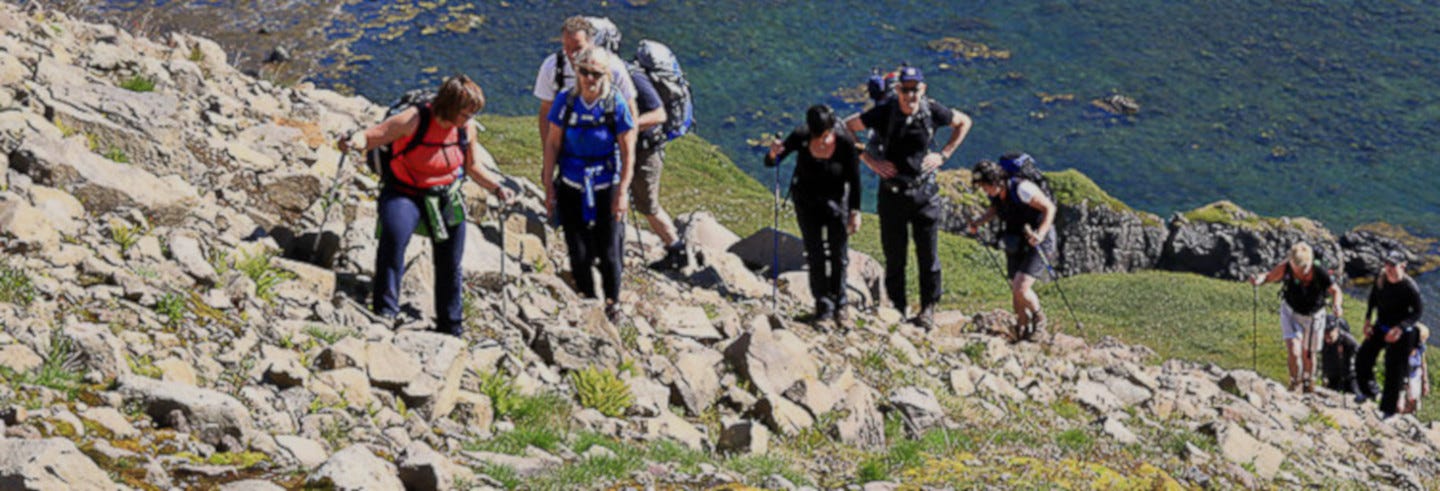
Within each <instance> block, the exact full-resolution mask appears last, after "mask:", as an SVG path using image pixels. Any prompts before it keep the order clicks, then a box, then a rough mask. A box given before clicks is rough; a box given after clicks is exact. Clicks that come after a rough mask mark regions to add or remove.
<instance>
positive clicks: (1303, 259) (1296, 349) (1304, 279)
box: [1250, 242, 1344, 394]
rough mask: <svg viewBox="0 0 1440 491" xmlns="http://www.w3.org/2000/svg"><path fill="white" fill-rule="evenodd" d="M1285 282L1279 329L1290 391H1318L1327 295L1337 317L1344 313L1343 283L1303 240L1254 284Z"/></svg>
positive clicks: (1281, 291)
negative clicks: (1316, 376)
mask: <svg viewBox="0 0 1440 491" xmlns="http://www.w3.org/2000/svg"><path fill="white" fill-rule="evenodd" d="M1276 281H1279V282H1283V287H1282V288H1281V290H1280V298H1281V299H1283V301H1282V302H1280V332H1281V336H1282V337H1283V338H1284V339H1285V359H1286V361H1287V364H1288V365H1289V367H1290V390H1292V391H1293V390H1296V389H1300V390H1304V391H1305V393H1307V394H1308V393H1310V392H1313V391H1314V390H1315V386H1314V374H1315V352H1316V351H1319V350H1320V345H1321V342H1322V341H1323V339H1324V335H1325V312H1324V310H1325V296H1326V295H1327V294H1328V295H1329V296H1330V299H1331V302H1330V305H1331V309H1332V310H1333V311H1334V313H1335V316H1336V317H1340V316H1341V315H1343V314H1344V311H1343V310H1342V309H1343V306H1342V303H1343V302H1342V299H1341V296H1340V286H1339V285H1337V284H1335V280H1334V278H1331V277H1330V273H1329V272H1327V271H1325V269H1324V268H1321V267H1319V266H1318V265H1317V263H1316V261H1315V251H1314V250H1313V249H1311V248H1310V245H1309V244H1306V243H1304V242H1300V243H1297V244H1295V245H1294V246H1292V247H1291V248H1290V253H1289V255H1288V257H1287V258H1286V260H1285V261H1284V262H1282V263H1280V264H1279V265H1276V266H1275V267H1274V268H1272V269H1271V270H1270V272H1269V273H1265V274H1258V275H1255V277H1254V278H1252V279H1251V280H1250V284H1252V285H1256V286H1259V285H1263V284H1266V283H1272V282H1276Z"/></svg>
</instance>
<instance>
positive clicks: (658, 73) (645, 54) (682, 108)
mask: <svg viewBox="0 0 1440 491" xmlns="http://www.w3.org/2000/svg"><path fill="white" fill-rule="evenodd" d="M639 73H643V74H644V76H645V77H646V78H648V79H650V83H651V85H654V86H655V91H656V92H658V93H660V103H661V106H663V107H664V108H665V123H663V124H661V125H660V126H659V130H660V131H654V132H648V133H649V135H651V136H648V138H650V139H651V140H652V141H651V142H649V143H651V144H652V146H653V145H656V144H659V143H662V142H667V141H670V140H674V139H676V138H679V137H682V136H685V135H686V134H689V133H690V131H691V130H693V129H694V128H695V99H694V98H693V97H692V96H691V94H690V81H688V80H686V79H685V72H684V71H682V70H681V69H680V60H679V59H677V58H676V57H675V53H674V52H672V51H670V48H669V47H668V46H665V45H664V44H661V43H660V42H658V41H651V40H649V39H642V40H640V47H639V48H637V49H636V50H635V59H634V60H633V61H631V63H630V74H631V76H632V77H633V76H635V75H637V74H639Z"/></svg>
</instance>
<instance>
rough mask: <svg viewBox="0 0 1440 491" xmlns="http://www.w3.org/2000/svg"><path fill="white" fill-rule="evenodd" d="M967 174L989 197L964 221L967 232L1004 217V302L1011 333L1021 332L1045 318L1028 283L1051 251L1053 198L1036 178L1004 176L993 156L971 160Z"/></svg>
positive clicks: (1017, 335)
mask: <svg viewBox="0 0 1440 491" xmlns="http://www.w3.org/2000/svg"><path fill="white" fill-rule="evenodd" d="M971 175H972V176H973V177H972V180H973V181H974V182H973V184H974V185H975V186H978V187H980V189H981V190H983V191H984V192H985V195H986V196H989V197H990V207H989V208H988V209H986V210H985V214H984V215H981V216H980V218H977V219H976V220H975V221H973V222H971V223H970V230H969V231H970V235H975V233H976V232H977V231H978V229H979V227H980V226H981V225H984V224H985V223H986V222H989V221H990V220H992V219H994V218H996V217H999V218H1000V220H1001V222H1002V223H1004V225H1005V227H1004V229H1003V230H1002V231H1001V235H1000V237H1001V245H1002V247H1003V248H1004V249H1005V273H1006V275H1008V277H1009V278H1010V306H1011V307H1012V308H1014V309H1015V319H1016V325H1015V333H1014V338H1015V339H1017V340H1018V339H1022V338H1027V337H1029V336H1031V335H1033V334H1034V333H1035V331H1037V330H1039V329H1040V328H1042V327H1044V324H1045V313H1044V311H1043V310H1041V309H1040V296H1039V295H1036V294H1035V290H1034V289H1033V287H1034V286H1035V280H1036V279H1037V278H1040V275H1041V274H1043V273H1044V272H1045V262H1046V260H1047V259H1052V258H1054V256H1055V251H1056V249H1055V226H1054V225H1055V211H1056V207H1055V202H1054V201H1051V200H1050V198H1049V197H1048V196H1046V195H1045V193H1044V192H1043V191H1042V190H1041V189H1040V186H1039V185H1037V184H1036V183H1034V182H1031V181H1030V180H1028V179H1023V178H1020V177H1014V176H1010V175H1009V173H1007V172H1005V169H1004V168H1002V167H1000V164H997V163H995V162H993V161H989V160H982V161H980V163H977V164H975V168H974V169H972V171H971ZM1041 254H1045V256H1046V257H1045V258H1043V259H1042V258H1041V257H1040V255H1041Z"/></svg>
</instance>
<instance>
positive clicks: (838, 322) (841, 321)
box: [835, 307, 855, 330]
mask: <svg viewBox="0 0 1440 491" xmlns="http://www.w3.org/2000/svg"><path fill="white" fill-rule="evenodd" d="M854 323H855V315H854V314H851V313H850V309H848V308H845V307H841V308H840V310H836V311H835V326H836V327H839V328H840V329H847V330H848V329H850V326H852V325H854Z"/></svg>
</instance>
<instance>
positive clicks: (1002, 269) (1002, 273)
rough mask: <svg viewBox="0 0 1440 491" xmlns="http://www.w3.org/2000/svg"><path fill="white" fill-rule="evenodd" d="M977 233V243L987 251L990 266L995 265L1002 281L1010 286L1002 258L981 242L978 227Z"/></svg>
mask: <svg viewBox="0 0 1440 491" xmlns="http://www.w3.org/2000/svg"><path fill="white" fill-rule="evenodd" d="M971 223H973V222H971ZM967 225H969V224H967ZM975 231H976V234H975V242H978V243H980V248H981V249H984V250H985V256H987V257H989V258H990V264H992V265H994V266H995V271H996V272H998V273H1000V281H1002V282H1004V283H1005V284H1006V285H1009V284H1010V278H1009V277H1007V276H1005V266H1003V265H1001V264H1000V258H997V257H995V251H993V250H991V247H990V245H989V244H986V243H985V242H984V241H981V240H980V234H979V231H980V229H979V228H978V227H977V228H976V229H975Z"/></svg>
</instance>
